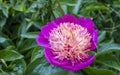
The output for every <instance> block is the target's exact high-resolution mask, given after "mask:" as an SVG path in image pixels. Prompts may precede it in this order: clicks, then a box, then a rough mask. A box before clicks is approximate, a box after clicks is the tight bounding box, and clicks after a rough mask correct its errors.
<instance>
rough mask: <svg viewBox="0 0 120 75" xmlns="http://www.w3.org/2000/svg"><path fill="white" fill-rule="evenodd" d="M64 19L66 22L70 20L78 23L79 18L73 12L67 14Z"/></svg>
mask: <svg viewBox="0 0 120 75" xmlns="http://www.w3.org/2000/svg"><path fill="white" fill-rule="evenodd" d="M63 21H64V22H70V23H75V24H77V19H76V17H75V16H73V15H72V14H66V15H64V17H63Z"/></svg>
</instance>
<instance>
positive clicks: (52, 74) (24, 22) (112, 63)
mask: <svg viewBox="0 0 120 75" xmlns="http://www.w3.org/2000/svg"><path fill="white" fill-rule="evenodd" d="M66 13H71V14H74V15H75V16H76V17H79V16H85V17H90V18H92V19H93V20H94V22H95V27H96V28H98V30H99V40H98V47H97V49H96V50H95V51H93V52H94V53H95V54H96V59H95V60H94V62H93V63H92V65H90V66H89V67H86V68H84V69H82V70H80V71H77V72H73V71H67V70H64V69H62V68H60V67H57V66H53V65H51V64H49V63H48V62H47V61H46V60H45V58H44V56H43V48H42V47H40V46H38V45H37V44H36V41H35V37H36V35H37V34H38V32H39V31H40V27H41V26H42V25H45V24H46V23H47V22H49V21H50V20H52V19H55V18H56V17H58V16H62V15H63V14H66ZM119 33H120V0H0V75H119V74H120V39H119V38H120V34H119Z"/></svg>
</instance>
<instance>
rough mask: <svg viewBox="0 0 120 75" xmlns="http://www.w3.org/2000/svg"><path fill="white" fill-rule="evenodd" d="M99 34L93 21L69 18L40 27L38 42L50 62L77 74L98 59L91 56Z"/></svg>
mask: <svg viewBox="0 0 120 75" xmlns="http://www.w3.org/2000/svg"><path fill="white" fill-rule="evenodd" d="M97 33H98V31H97V30H95V29H94V22H93V21H92V20H91V19H90V18H84V17H80V18H76V17H74V16H73V15H71V14H66V15H64V16H63V17H58V18H57V19H56V20H52V21H51V22H49V23H47V25H45V26H43V27H41V32H40V33H39V34H38V36H37V38H36V41H37V43H38V44H39V45H40V46H43V47H44V55H45V57H46V59H47V60H48V62H50V63H51V64H54V65H56V66H61V67H62V68H64V69H67V70H73V71H77V70H80V69H82V68H84V67H86V66H88V65H90V64H91V63H92V62H93V60H94V56H95V55H94V54H92V55H90V54H89V53H88V52H89V51H90V50H94V49H95V48H96V43H97V38H98V37H97Z"/></svg>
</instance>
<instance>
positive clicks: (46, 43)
mask: <svg viewBox="0 0 120 75" xmlns="http://www.w3.org/2000/svg"><path fill="white" fill-rule="evenodd" d="M36 42H37V43H38V45H40V46H44V47H49V41H48V39H46V38H45V37H44V36H43V34H42V33H41V32H40V33H39V34H38V35H37V37H36Z"/></svg>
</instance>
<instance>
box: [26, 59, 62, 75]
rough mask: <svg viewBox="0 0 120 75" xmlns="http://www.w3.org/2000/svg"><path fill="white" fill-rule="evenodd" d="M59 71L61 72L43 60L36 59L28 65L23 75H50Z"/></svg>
mask: <svg viewBox="0 0 120 75" xmlns="http://www.w3.org/2000/svg"><path fill="white" fill-rule="evenodd" d="M59 71H62V69H61V68H59V67H57V66H54V65H51V64H49V63H48V62H47V61H46V60H45V58H38V59H36V60H35V61H34V62H32V63H31V64H29V65H28V67H27V69H26V71H25V75H50V74H52V73H55V72H59Z"/></svg>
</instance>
